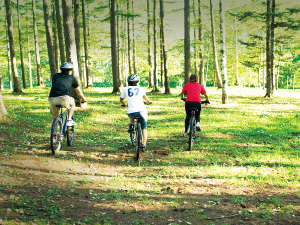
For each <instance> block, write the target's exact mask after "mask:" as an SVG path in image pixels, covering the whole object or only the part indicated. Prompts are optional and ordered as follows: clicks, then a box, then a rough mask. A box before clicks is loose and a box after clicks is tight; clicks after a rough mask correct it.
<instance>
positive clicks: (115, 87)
mask: <svg viewBox="0 0 300 225" xmlns="http://www.w3.org/2000/svg"><path fill="white" fill-rule="evenodd" d="M110 40H111V62H112V73H113V93H117V92H119V76H118V64H117V49H116V15H115V0H110Z"/></svg>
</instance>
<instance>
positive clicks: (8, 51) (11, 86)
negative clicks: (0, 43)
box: [5, 21, 13, 91]
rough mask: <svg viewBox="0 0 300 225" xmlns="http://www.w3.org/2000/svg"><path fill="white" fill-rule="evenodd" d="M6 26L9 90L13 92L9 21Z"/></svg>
mask: <svg viewBox="0 0 300 225" xmlns="http://www.w3.org/2000/svg"><path fill="white" fill-rule="evenodd" d="M5 25H6V41H7V70H8V82H9V90H11V91H12V90H13V83H12V80H13V79H12V73H11V63H10V62H11V57H10V47H9V40H8V28H7V21H6V23H5Z"/></svg>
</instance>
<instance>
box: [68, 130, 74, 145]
mask: <svg viewBox="0 0 300 225" xmlns="http://www.w3.org/2000/svg"><path fill="white" fill-rule="evenodd" d="M66 135H67V144H68V146H72V145H73V143H74V126H72V127H67V131H66Z"/></svg>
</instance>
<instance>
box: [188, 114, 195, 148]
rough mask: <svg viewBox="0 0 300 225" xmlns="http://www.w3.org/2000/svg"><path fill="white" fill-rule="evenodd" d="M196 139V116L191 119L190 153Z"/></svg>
mask: <svg viewBox="0 0 300 225" xmlns="http://www.w3.org/2000/svg"><path fill="white" fill-rule="evenodd" d="M195 137H196V120H195V116H194V115H193V116H192V117H191V119H190V133H189V151H191V150H192V147H193V144H194V140H195Z"/></svg>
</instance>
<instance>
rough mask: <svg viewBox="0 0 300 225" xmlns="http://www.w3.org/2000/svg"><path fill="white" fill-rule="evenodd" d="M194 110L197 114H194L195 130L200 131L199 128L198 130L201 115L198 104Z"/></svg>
mask: <svg viewBox="0 0 300 225" xmlns="http://www.w3.org/2000/svg"><path fill="white" fill-rule="evenodd" d="M196 108H197V109H198V110H197V112H196V115H195V116H196V128H197V130H198V131H201V128H200V113H201V104H200V103H197V105H196Z"/></svg>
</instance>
